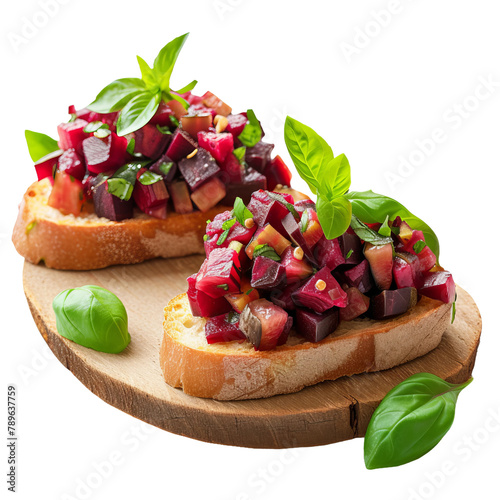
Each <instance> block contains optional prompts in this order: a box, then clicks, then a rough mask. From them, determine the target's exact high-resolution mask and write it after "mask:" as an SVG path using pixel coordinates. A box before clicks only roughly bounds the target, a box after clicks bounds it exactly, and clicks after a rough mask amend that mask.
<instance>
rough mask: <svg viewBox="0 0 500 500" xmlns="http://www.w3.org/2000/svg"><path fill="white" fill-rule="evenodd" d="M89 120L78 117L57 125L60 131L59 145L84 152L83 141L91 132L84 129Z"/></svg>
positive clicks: (62, 147)
mask: <svg viewBox="0 0 500 500" xmlns="http://www.w3.org/2000/svg"><path fill="white" fill-rule="evenodd" d="M87 125H88V122H87V121H85V120H81V119H80V118H77V119H76V120H75V121H73V122H69V123H61V124H59V125H58V126H57V132H58V133H59V147H60V148H61V149H70V148H74V149H76V151H77V152H78V153H81V152H82V142H83V140H84V139H85V138H87V137H89V135H90V134H86V133H85V132H84V131H83V129H84V128H85V127H86V126H87Z"/></svg>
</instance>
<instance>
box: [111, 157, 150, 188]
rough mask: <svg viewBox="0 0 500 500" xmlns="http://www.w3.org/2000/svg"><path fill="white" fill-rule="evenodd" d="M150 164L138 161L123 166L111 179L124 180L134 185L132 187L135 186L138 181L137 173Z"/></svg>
mask: <svg viewBox="0 0 500 500" xmlns="http://www.w3.org/2000/svg"><path fill="white" fill-rule="evenodd" d="M149 163H151V161H150V160H148V161H136V162H132V163H127V164H126V165H123V167H120V168H119V169H118V170H117V171H116V172H115V173H114V174H113V176H112V177H111V179H124V180H125V181H127V182H129V183H130V184H132V186H134V185H135V181H136V179H137V173H138V172H139V170H140V169H141V168H142V167H145V166H147V165H148V164H149Z"/></svg>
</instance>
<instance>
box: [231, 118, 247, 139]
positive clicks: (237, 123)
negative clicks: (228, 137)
mask: <svg viewBox="0 0 500 500" xmlns="http://www.w3.org/2000/svg"><path fill="white" fill-rule="evenodd" d="M247 122H248V119H247V115H246V113H240V114H238V115H228V116H227V127H226V132H229V133H230V134H232V135H233V137H235V138H236V137H238V136H239V135H240V134H241V133H242V132H243V129H244V128H245V125H246V124H247Z"/></svg>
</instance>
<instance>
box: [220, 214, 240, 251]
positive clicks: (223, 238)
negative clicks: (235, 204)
mask: <svg viewBox="0 0 500 500" xmlns="http://www.w3.org/2000/svg"><path fill="white" fill-rule="evenodd" d="M235 224H236V219H234V218H233V219H229V220H226V221H224V222H223V223H222V229H223V230H224V232H223V233H222V234H221V235H220V236H219V239H218V240H217V245H222V244H223V243H224V242H225V241H226V238H227V235H228V234H229V231H231V228H232V227H233V226H234V225H235Z"/></svg>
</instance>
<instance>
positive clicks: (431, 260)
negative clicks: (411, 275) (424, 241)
mask: <svg viewBox="0 0 500 500" xmlns="http://www.w3.org/2000/svg"><path fill="white" fill-rule="evenodd" d="M417 257H418V261H419V263H420V269H421V270H422V271H428V270H429V269H432V268H433V267H434V266H435V265H436V261H437V259H436V255H435V254H434V252H433V251H432V250H431V249H430V248H429V247H428V246H427V245H426V246H425V247H424V248H422V250H421V251H420V252H419V253H418V254H417Z"/></svg>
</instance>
